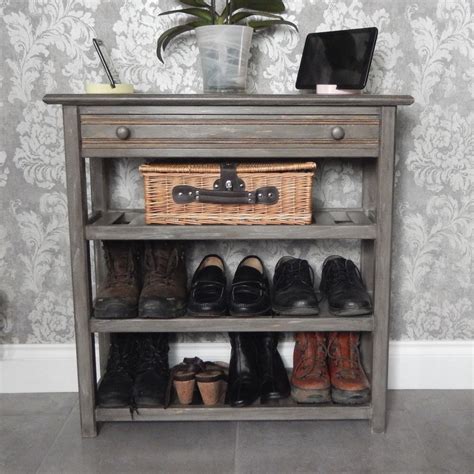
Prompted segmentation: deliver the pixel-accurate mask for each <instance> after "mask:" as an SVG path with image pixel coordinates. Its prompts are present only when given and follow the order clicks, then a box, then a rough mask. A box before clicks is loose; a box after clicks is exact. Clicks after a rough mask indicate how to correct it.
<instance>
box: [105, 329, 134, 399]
mask: <svg viewBox="0 0 474 474" xmlns="http://www.w3.org/2000/svg"><path fill="white" fill-rule="evenodd" d="M136 365H137V344H136V338H135V337H134V335H133V334H112V336H111V344H110V349H109V358H108V361H107V368H106V371H105V374H104V376H103V377H102V380H101V381H100V383H99V387H98V389H97V404H98V405H99V406H101V407H105V408H123V407H128V406H130V405H131V402H132V389H133V383H134V377H135V370H136Z"/></svg>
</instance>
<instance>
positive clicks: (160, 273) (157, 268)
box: [145, 249, 180, 286]
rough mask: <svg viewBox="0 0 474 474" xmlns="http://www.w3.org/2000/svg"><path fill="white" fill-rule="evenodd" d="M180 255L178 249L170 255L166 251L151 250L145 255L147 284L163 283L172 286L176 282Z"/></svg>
mask: <svg viewBox="0 0 474 474" xmlns="http://www.w3.org/2000/svg"><path fill="white" fill-rule="evenodd" d="M179 259H180V255H179V252H178V250H177V249H173V251H172V252H171V254H169V255H168V252H166V250H161V249H160V250H159V251H154V250H153V249H150V251H149V252H146V254H145V269H146V277H145V279H146V283H147V284H151V283H155V282H158V283H161V284H164V285H165V286H170V285H171V283H172V282H173V281H174V274H175V270H176V269H177V268H178V265H179Z"/></svg>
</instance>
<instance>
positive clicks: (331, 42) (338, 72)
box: [296, 27, 378, 89]
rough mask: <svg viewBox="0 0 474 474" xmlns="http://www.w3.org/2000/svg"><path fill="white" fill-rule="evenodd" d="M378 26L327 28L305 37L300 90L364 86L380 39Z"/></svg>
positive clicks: (299, 82) (299, 81) (298, 86)
mask: <svg viewBox="0 0 474 474" xmlns="http://www.w3.org/2000/svg"><path fill="white" fill-rule="evenodd" d="M377 34H378V30H377V28H375V27H374V28H359V29H355V30H341V31H326V32H322V33H311V34H309V35H308V36H307V37H306V43H305V45H304V50H303V56H302V58H301V65H300V69H299V72H298V78H297V80H296V88H297V89H315V88H316V86H317V85H318V84H334V85H336V86H337V88H338V89H363V88H364V87H365V85H366V84H367V78H368V77H369V70H370V65H371V63H372V57H373V54H374V49H375V43H376V41H377Z"/></svg>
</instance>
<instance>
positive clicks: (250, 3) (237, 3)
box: [231, 0, 286, 13]
mask: <svg viewBox="0 0 474 474" xmlns="http://www.w3.org/2000/svg"><path fill="white" fill-rule="evenodd" d="M231 8H232V12H235V11H237V10H240V9H242V8H245V9H247V10H257V11H259V12H270V13H283V12H284V11H285V10H286V8H285V4H284V3H283V2H282V0H233V1H232V7H231Z"/></svg>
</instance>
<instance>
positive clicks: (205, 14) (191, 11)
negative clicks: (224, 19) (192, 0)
mask: <svg viewBox="0 0 474 474" xmlns="http://www.w3.org/2000/svg"><path fill="white" fill-rule="evenodd" d="M175 13H185V14H187V15H193V16H197V17H199V18H202V19H203V20H207V21H208V22H209V24H210V25H211V24H212V15H211V14H210V12H209V11H207V10H204V9H203V8H182V9H181V10H170V11H169V12H163V13H160V14H159V15H158V16H164V15H173V14H175Z"/></svg>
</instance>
